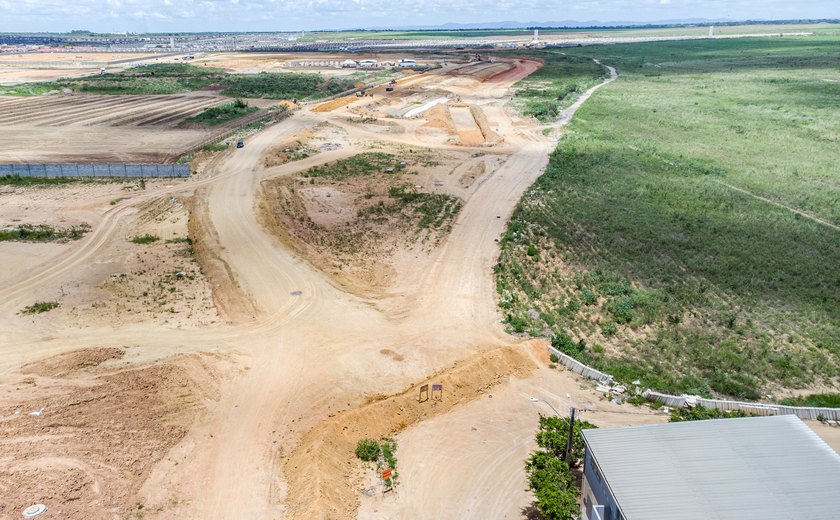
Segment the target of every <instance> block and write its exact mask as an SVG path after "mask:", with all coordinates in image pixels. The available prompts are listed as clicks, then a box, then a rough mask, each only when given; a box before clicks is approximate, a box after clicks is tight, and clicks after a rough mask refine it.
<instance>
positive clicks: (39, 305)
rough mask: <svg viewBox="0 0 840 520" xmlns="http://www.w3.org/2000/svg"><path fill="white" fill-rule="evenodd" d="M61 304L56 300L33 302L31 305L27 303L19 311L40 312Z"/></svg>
mask: <svg viewBox="0 0 840 520" xmlns="http://www.w3.org/2000/svg"><path fill="white" fill-rule="evenodd" d="M60 305H61V304H60V303H58V302H54V301H53V302H35V303H33V304H32V305H27V306H26V307H24V308H23V310H22V311H20V312H21V313H23V314H41V313H43V312H49V311H51V310H53V309H55V308H57V307H59V306H60Z"/></svg>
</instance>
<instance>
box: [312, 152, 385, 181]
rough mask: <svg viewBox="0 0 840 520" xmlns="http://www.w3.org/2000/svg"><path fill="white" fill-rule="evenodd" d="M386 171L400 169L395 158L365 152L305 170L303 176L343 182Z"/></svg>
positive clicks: (381, 153) (378, 153) (380, 153)
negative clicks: (351, 178)
mask: <svg viewBox="0 0 840 520" xmlns="http://www.w3.org/2000/svg"><path fill="white" fill-rule="evenodd" d="M388 169H390V170H391V171H392V172H393V171H398V170H399V169H400V163H399V160H397V158H396V157H394V156H393V155H391V154H389V153H383V152H365V153H360V154H358V155H354V156H353V157H348V158H347V159H341V160H340V161H336V162H334V163H330V164H325V165H323V166H315V167H314V168H310V169H309V170H307V171H306V173H304V174H303V176H304V177H327V178H330V179H333V180H344V179H347V178H349V177H361V176H365V175H373V174H375V173H384V172H385V171H386V170H388Z"/></svg>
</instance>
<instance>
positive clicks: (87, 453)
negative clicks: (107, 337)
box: [0, 349, 218, 519]
mask: <svg viewBox="0 0 840 520" xmlns="http://www.w3.org/2000/svg"><path fill="white" fill-rule="evenodd" d="M121 355H122V351H121V350H120V349H88V350H86V351H78V352H73V353H70V354H65V355H60V356H57V357H56V358H53V359H51V360H48V361H45V362H41V363H40V368H41V369H45V368H49V369H52V370H54V371H55V367H59V368H58V372H61V371H62V370H64V368H61V367H68V366H69V367H77V366H79V365H80V364H82V365H84V364H87V363H94V362H97V361H98V362H101V361H103V360H105V359H113V358H114V357H119V356H121ZM212 361H213V358H211V357H210V356H206V355H199V354H191V355H183V356H176V357H174V358H171V359H169V360H167V361H164V362H161V363H158V364H155V365H150V366H145V367H140V368H132V369H128V370H118V371H113V372H110V373H107V374H104V375H100V376H97V377H90V378H87V379H85V378H80V379H77V380H74V381H73V383H72V385H70V384H63V385H61V386H60V387H56V388H52V389H47V390H43V389H41V387H40V386H39V387H38V389H37V390H36V389H33V388H30V389H27V390H24V391H27V392H30V395H31V393H40V394H41V395H40V396H39V397H38V398H31V397H30V398H29V399H28V400H26V401H22V402H21V401H17V402H14V403H12V402H10V401H11V399H12V398H14V397H15V396H18V395H20V394H18V393H17V392H15V393H14V394H13V395H12V396H9V397H5V398H4V399H3V402H0V417H2V418H3V419H0V439H2V441H0V444H2V445H3V447H2V453H3V455H2V456H0V495H2V497H3V498H2V500H3V504H2V507H3V509H2V514H3V515H4V517H5V518H11V517H17V516H19V514H20V511H22V510H23V509H24V508H25V507H27V506H29V505H31V504H33V503H44V504H46V505H47V506H48V507H49V513H48V515H46V516H45V517H47V516H49V517H50V518H74V519H75V518H79V519H81V518H84V519H100V518H101V519H106V518H107V519H112V518H115V517H120V518H123V517H127V515H128V514H129V512H130V511H131V510H132V509H135V508H137V507H138V506H136V505H135V503H136V501H137V497H136V493H137V491H138V490H139V488H140V486H141V484H142V483H143V481H144V480H145V479H146V478H147V477H148V475H149V472H150V471H151V468H152V466H153V465H154V463H155V462H157V461H158V460H160V459H161V458H162V457H163V456H164V455H165V454H166V453H167V451H168V450H169V449H170V448H171V447H172V446H174V445H175V444H176V443H177V442H178V441H180V440H181V439H182V438H183V437H184V435H185V434H186V433H187V430H188V429H189V427H190V425H192V423H193V422H194V420H195V419H196V417H197V416H198V415H199V414H201V413H202V412H203V411H204V409H205V404H204V403H205V401H206V399H218V388H217V383H218V381H217V376H216V375H215V371H214V369H213V367H212V366H211V362H212ZM30 410H34V411H40V412H39V413H38V414H37V415H35V414H32V413H30ZM6 514H8V515H9V516H5V515H6Z"/></svg>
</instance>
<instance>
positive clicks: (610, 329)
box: [601, 321, 618, 338]
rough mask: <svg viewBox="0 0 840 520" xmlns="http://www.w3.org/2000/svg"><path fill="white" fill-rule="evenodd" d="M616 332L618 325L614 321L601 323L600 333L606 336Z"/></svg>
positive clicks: (613, 334)
mask: <svg viewBox="0 0 840 520" xmlns="http://www.w3.org/2000/svg"><path fill="white" fill-rule="evenodd" d="M617 333H618V326H617V325H616V324H615V322H614V321H608V322H606V323H603V324H601V334H603V335H604V336H606V337H608V338H609V337H611V336H615V335H616V334H617Z"/></svg>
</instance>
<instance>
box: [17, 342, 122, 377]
mask: <svg viewBox="0 0 840 520" xmlns="http://www.w3.org/2000/svg"><path fill="white" fill-rule="evenodd" d="M124 355H125V349H123V348H120V347H100V348H86V349H81V350H74V351H73V352H67V353H64V354H59V355H57V356H53V357H51V358H48V359H45V360H42V361H36V362H34V363H29V364H28V365H24V366H23V367H22V368H21V371H20V372H21V373H22V374H33V375H38V376H43V377H67V376H68V375H70V374H74V373H77V372H80V371H83V370H85V369H88V368H93V367H96V366H98V365H100V364H102V363H104V362H105V361H108V360H110V359H121V358H122V357H123V356H124Z"/></svg>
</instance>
